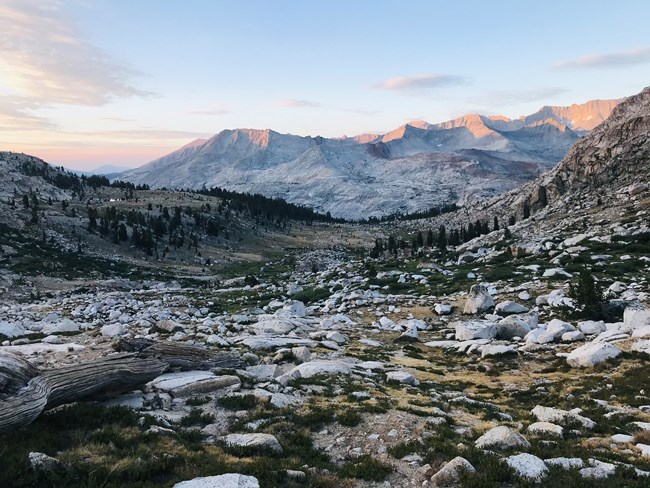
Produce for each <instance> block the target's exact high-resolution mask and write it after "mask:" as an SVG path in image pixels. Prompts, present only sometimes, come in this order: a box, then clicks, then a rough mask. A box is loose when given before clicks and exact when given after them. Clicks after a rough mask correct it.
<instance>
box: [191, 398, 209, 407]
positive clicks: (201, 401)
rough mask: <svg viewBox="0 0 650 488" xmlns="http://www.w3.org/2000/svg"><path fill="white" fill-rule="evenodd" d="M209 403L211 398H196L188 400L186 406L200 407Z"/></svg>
mask: <svg viewBox="0 0 650 488" xmlns="http://www.w3.org/2000/svg"><path fill="white" fill-rule="evenodd" d="M209 401H210V398H209V397H196V398H188V400H187V401H186V402H185V404H186V405H188V406H190V407H198V406H200V405H205V404H206V403H208V402H209Z"/></svg>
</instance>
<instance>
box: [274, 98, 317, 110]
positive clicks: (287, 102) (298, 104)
mask: <svg viewBox="0 0 650 488" xmlns="http://www.w3.org/2000/svg"><path fill="white" fill-rule="evenodd" d="M275 103H277V104H278V105H280V106H281V107H288V108H309V107H311V108H315V107H320V105H319V104H318V103H316V102H311V101H309V100H299V99H296V98H281V99H280V100H276V101H275Z"/></svg>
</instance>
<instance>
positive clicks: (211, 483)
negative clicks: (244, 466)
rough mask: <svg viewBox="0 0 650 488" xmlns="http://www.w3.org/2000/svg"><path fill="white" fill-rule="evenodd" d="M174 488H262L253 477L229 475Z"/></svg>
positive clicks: (188, 482)
mask: <svg viewBox="0 0 650 488" xmlns="http://www.w3.org/2000/svg"><path fill="white" fill-rule="evenodd" d="M172 488H260V483H259V481H257V478H254V477H253V476H245V475H243V474H233V473H228V474H221V475H219V476H205V477H202V478H194V479H192V480H189V481H181V482H180V483H176V484H175V485H174V486H173V487H172Z"/></svg>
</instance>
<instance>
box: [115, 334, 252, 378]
mask: <svg viewBox="0 0 650 488" xmlns="http://www.w3.org/2000/svg"><path fill="white" fill-rule="evenodd" d="M113 348H114V349H115V350H116V351H120V352H137V353H138V355H139V356H140V357H143V358H158V359H160V360H161V361H164V362H166V363H167V364H169V366H170V367H171V368H179V369H181V370H183V371H187V370H192V369H213V368H240V367H241V366H242V364H243V362H242V359H241V356H240V355H239V353H238V352H231V351H220V350H218V349H209V348H204V347H197V346H188V345H186V344H178V343H175V342H156V341H152V340H150V339H120V340H118V341H117V342H116V343H115V344H114V345H113Z"/></svg>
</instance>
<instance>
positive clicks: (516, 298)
mask: <svg viewBox="0 0 650 488" xmlns="http://www.w3.org/2000/svg"><path fill="white" fill-rule="evenodd" d="M643 202H644V200H643V199H638V203H639V204H640V205H642V204H643ZM585 211H586V212H588V211H589V210H588V209H587V210H585ZM319 225H320V224H319ZM319 225H316V226H312V227H309V226H308V227H305V228H296V232H295V234H292V233H288V236H289V237H285V238H283V239H284V240H282V241H281V243H279V244H278V247H279V248H281V249H282V251H283V255H282V256H278V254H277V252H276V251H275V250H273V249H270V250H269V249H264V247H263V246H259V247H257V248H249V249H247V250H246V251H245V252H244V251H242V253H241V255H240V259H239V264H237V263H234V264H229V265H226V266H225V267H224V266H223V265H222V266H220V267H215V268H206V267H205V266H202V265H200V264H199V265H196V264H194V265H192V264H183V265H179V264H178V263H171V264H167V265H164V266H158V267H157V268H156V266H151V264H153V263H155V262H144V263H143V265H142V266H136V264H135V263H136V262H135V261H133V260H131V261H128V264H126V265H124V267H125V269H127V270H128V271H127V273H128V274H126V273H124V274H122V275H120V270H121V267H122V266H123V265H122V264H120V261H115V265H114V268H116V269H115V273H114V275H104V276H103V277H102V278H92V279H91V278H88V277H84V276H83V275H82V273H79V274H78V275H77V276H75V277H72V278H70V279H68V278H66V277H65V276H63V275H60V274H57V273H51V274H50V275H49V276H46V275H27V274H25V275H19V277H18V279H16V275H13V276H14V278H13V280H14V281H12V284H11V289H12V290H13V293H12V294H11V295H6V298H3V303H2V305H1V307H0V334H2V336H3V337H4V342H3V344H2V347H1V348H0V354H7V353H13V354H19V355H22V356H23V357H25V358H27V359H28V360H29V361H30V362H31V363H32V364H33V365H35V366H36V367H37V368H39V369H40V370H50V369H52V368H58V367H62V366H64V365H74V364H83V363H85V362H90V361H93V360H95V359H98V358H101V357H105V356H107V355H110V354H112V353H113V352H114V350H113V345H114V343H115V341H117V340H118V339H119V338H134V337H144V338H148V339H152V340H155V341H163V342H168V341H169V342H173V343H179V344H187V345H197V346H201V347H206V348H208V349H211V350H223V351H236V352H237V353H239V354H241V358H242V360H243V361H244V366H242V367H241V368H236V369H227V370H223V369H213V370H208V371H201V372H198V371H191V370H190V371H170V372H168V373H166V374H165V375H164V376H163V377H161V378H158V379H156V380H154V381H151V382H148V383H147V384H145V385H142V388H141V389H139V390H137V391H134V392H131V393H128V394H126V395H121V396H117V397H114V398H104V399H101V398H95V399H94V401H88V402H81V403H76V404H72V405H64V406H60V407H57V408H55V409H53V410H50V411H48V412H46V413H45V414H43V415H42V416H41V417H40V418H38V419H37V420H36V421H35V422H34V423H32V424H30V425H23V426H20V428H18V429H14V430H11V431H9V432H6V433H4V434H2V435H0V452H1V453H2V455H0V485H2V486H16V487H23V486H24V487H27V486H57V487H65V486H70V487H72V486H74V487H78V486H85V487H94V486H97V487H99V486H101V487H118V486H131V487H132V486H142V487H149V486H168V487H171V486H174V485H175V484H176V483H180V482H182V481H189V480H192V479H195V478H198V477H206V476H219V475H223V474H226V473H233V474H241V475H243V476H242V477H241V478H238V479H236V477H233V476H230V477H226V478H218V479H213V480H212V482H213V484H207V483H208V481H209V480H203V481H198V480H195V481H194V482H193V483H194V484H191V483H190V484H184V485H179V486H182V487H192V486H195V487H198V486H225V487H227V486H257V485H256V484H255V483H256V481H255V480H254V479H253V478H255V479H256V480H257V482H258V483H259V486H262V487H272V486H278V487H280V486H282V487H284V486H313V487H334V486H337V487H340V486H350V487H352V486H360V487H374V486H376V487H379V486H395V487H407V486H466V487H470V486H481V487H483V486H495V487H497V486H560V485H562V484H566V483H571V484H572V485H574V486H603V487H605V486H630V487H634V486H638V487H641V486H648V483H650V477H649V476H650V393H649V392H648V388H650V385H649V384H648V381H647V378H648V376H649V374H650V362H649V361H648V359H649V358H650V356H649V354H650V325H648V323H650V322H649V321H650V309H648V308H646V307H645V305H643V304H644V303H645V302H646V301H647V299H648V293H649V290H648V277H649V274H650V267H649V264H648V263H649V262H650V239H649V238H648V236H649V235H650V234H649V233H648V229H647V227H645V224H643V223H642V222H640V221H637V220H635V221H630V222H628V223H621V224H620V225H619V227H613V226H605V225H601V226H597V225H593V226H590V227H589V229H588V231H587V232H585V233H584V234H579V233H577V232H576V230H575V229H573V230H571V229H565V231H564V233H563V234H562V235H561V236H560V235H559V234H558V235H556V236H555V237H546V238H544V239H537V238H536V237H534V236H533V235H532V234H530V233H529V231H528V230H527V229H528V228H527V227H526V226H525V225H524V224H523V223H522V224H521V225H520V226H515V227H513V229H512V230H513V233H514V235H513V236H512V237H510V238H507V237H505V235H504V232H503V230H501V231H496V232H493V233H491V234H488V235H487V236H483V237H481V238H479V239H477V240H475V241H473V242H470V243H468V244H465V245H463V246H461V247H459V248H457V249H455V250H451V249H450V250H449V251H448V252H447V253H446V254H445V255H441V254H440V253H439V252H438V251H436V250H435V249H432V248H427V247H424V248H422V249H420V250H419V251H418V252H417V253H415V254H414V255H411V253H410V252H409V251H406V250H405V251H402V252H401V253H400V254H399V255H398V256H397V257H395V256H392V255H388V254H384V255H383V256H379V257H375V258H371V257H369V256H368V251H367V250H366V251H364V250H362V249H361V248H362V247H363V246H365V247H367V246H368V245H369V244H371V243H372V241H373V239H374V237H373V236H374V234H375V233H377V232H386V231H387V230H390V231H395V232H406V233H407V232H408V229H407V227H408V225H405V226H403V227H402V228H401V229H402V230H400V227H398V226H394V227H393V226H389V225H385V226H383V227H382V228H381V229H379V228H371V227H358V228H357V227H354V226H339V227H336V228H333V227H328V226H326V225H325V224H322V225H320V226H319ZM328 225H329V224H328ZM409 225H410V224H409ZM292 236H293V237H292ZM278 239H280V238H279V237H278ZM314 243H318V244H317V245H314ZM533 243H534V245H535V248H534V249H532V248H531V246H532V245H533ZM512 249H515V250H517V249H518V250H519V251H518V252H517V253H516V255H513V254H512ZM14 251H15V252H16V253H18V254H20V253H21V250H20V247H19V245H17V244H15V248H14ZM524 251H525V252H524ZM247 257H248V258H249V259H247ZM12 259H14V261H12V262H13V263H15V262H19V260H16V255H15V254H14V258H12ZM80 259H83V258H80ZM94 259H95V258H92V259H90V260H89V261H88V263H87V266H93V263H96V261H94ZM587 265H588V266H587ZM586 268H588V269H590V273H591V274H593V276H595V278H596V279H597V280H598V283H599V285H600V286H602V287H603V288H604V290H605V291H606V293H607V303H608V307H607V308H606V311H607V314H606V315H605V316H602V317H595V316H594V317H588V316H586V315H584V314H583V316H580V303H579V300H578V299H577V298H575V296H574V298H571V296H570V289H569V284H571V283H577V280H578V276H579V274H580V272H581V271H584V270H585V269H586ZM208 269H210V271H209V272H206V270H208ZM18 271H20V269H17V268H13V272H14V273H16V272H18ZM52 274H54V276H52ZM174 275H176V276H174ZM161 278H164V279H161ZM480 283H485V286H483V285H480ZM474 285H476V286H474ZM470 288H472V293H470V294H468V291H469V290H470ZM467 302H469V303H470V304H473V305H474V307H475V308H476V310H466V311H468V312H472V313H470V314H469V315H463V314H462V312H463V311H464V309H465V307H466V303H467ZM490 302H492V303H490ZM494 304H496V307H494ZM624 310H625V312H624ZM589 319H595V320H589ZM576 351H577V352H576ZM0 357H1V356H0ZM185 369H187V368H185ZM216 378H220V379H219V380H216ZM4 395H5V397H4V398H6V396H7V395H10V393H9V392H4ZM2 401H3V398H2V397H0V402H2ZM452 460H453V462H452V463H449V462H450V461H452ZM248 477H253V478H248ZM233 480H235V481H233ZM201 483H206V484H201ZM228 483H232V484H228ZM236 483H241V484H236ZM245 483H249V484H245ZM540 483H541V484H540Z"/></svg>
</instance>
